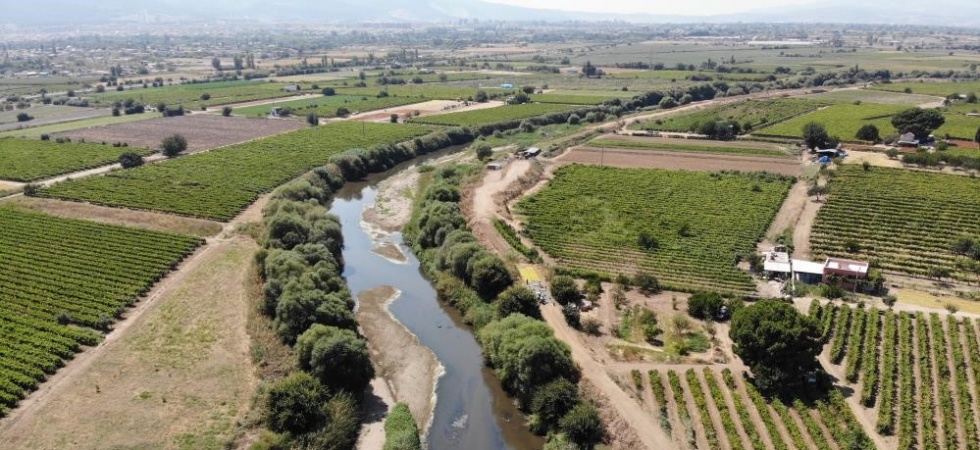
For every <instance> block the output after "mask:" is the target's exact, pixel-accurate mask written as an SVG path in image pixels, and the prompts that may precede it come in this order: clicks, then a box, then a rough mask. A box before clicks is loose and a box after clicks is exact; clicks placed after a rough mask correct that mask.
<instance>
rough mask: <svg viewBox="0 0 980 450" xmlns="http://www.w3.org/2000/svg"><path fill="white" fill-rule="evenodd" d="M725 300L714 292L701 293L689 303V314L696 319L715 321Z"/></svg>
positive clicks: (694, 296) (692, 297)
mask: <svg viewBox="0 0 980 450" xmlns="http://www.w3.org/2000/svg"><path fill="white" fill-rule="evenodd" d="M723 306H725V300H724V299H722V298H721V295H718V294H717V293H714V292H710V293H709V292H699V293H696V294H694V295H692V296H691V298H690V299H688V301H687V312H688V314H690V315H691V317H694V318H695V319H702V320H704V319H714V318H716V317H718V313H720V312H721V308H722V307H723Z"/></svg>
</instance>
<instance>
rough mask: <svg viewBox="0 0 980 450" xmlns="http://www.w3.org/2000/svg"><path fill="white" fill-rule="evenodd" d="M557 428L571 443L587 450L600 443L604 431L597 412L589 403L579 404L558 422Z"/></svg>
mask: <svg viewBox="0 0 980 450" xmlns="http://www.w3.org/2000/svg"><path fill="white" fill-rule="evenodd" d="M558 428H559V429H561V431H562V433H565V435H567V436H568V438H569V439H571V440H572V442H574V443H576V444H578V445H579V446H580V447H581V448H583V449H586V450H589V449H593V448H595V446H596V444H598V443H600V442H602V438H603V435H604V433H605V432H604V430H603V427H602V419H600V418H599V411H597V410H596V409H595V406H592V404H591V403H579V404H578V405H577V406H575V408H573V409H572V410H571V411H569V412H568V414H566V415H565V417H562V418H561V420H560V421H559V422H558Z"/></svg>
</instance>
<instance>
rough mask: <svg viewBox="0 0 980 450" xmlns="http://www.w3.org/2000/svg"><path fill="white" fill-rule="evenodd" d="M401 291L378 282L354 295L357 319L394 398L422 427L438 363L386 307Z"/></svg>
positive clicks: (429, 413) (431, 405)
mask: <svg viewBox="0 0 980 450" xmlns="http://www.w3.org/2000/svg"><path fill="white" fill-rule="evenodd" d="M399 295H401V292H399V291H397V290H396V289H393V288H391V287H388V286H382V287H378V288H375V289H370V290H367V291H364V292H361V293H360V294H359V295H358V300H359V302H360V303H359V307H358V309H357V321H358V323H359V324H360V325H361V330H362V332H363V333H364V335H365V336H366V337H367V339H368V346H369V347H370V349H371V354H372V357H373V358H372V359H373V361H374V364H375V367H377V369H378V373H379V375H380V376H381V377H383V378H384V379H385V380H386V381H387V384H388V387H389V388H390V390H391V394H392V396H393V397H394V400H395V401H396V402H404V403H406V404H407V405H408V408H409V410H411V411H412V416H414V417H415V420H416V422H418V423H419V424H420V425H421V426H422V427H426V426H428V424H429V419H430V417H431V416H432V410H433V408H434V407H435V402H434V400H435V387H436V381H437V380H438V378H439V373H440V372H441V370H442V366H441V365H440V364H439V361H438V360H436V357H435V355H434V354H433V353H432V351H431V350H429V349H428V348H427V347H425V346H423V345H422V344H420V343H419V341H418V338H417V337H416V336H415V335H414V334H412V333H411V332H410V331H408V329H406V328H405V326H404V325H402V324H401V322H399V321H398V320H397V319H395V318H394V316H392V315H391V313H390V312H389V311H388V305H389V304H390V303H391V302H392V301H394V300H395V299H397V298H398V296H399Z"/></svg>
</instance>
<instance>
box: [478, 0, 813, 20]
mask: <svg viewBox="0 0 980 450" xmlns="http://www.w3.org/2000/svg"><path fill="white" fill-rule="evenodd" d="M489 1H491V2H494V3H506V4H511V5H519V6H526V7H530V8H546V9H562V10H576V11H595V12H625V13H630V12H643V13H650V14H667V15H674V14H679V15H693V16H705V15H715V14H731V13H739V12H745V11H751V10H755V9H762V8H768V7H773V6H783V5H802V4H807V3H813V2H812V1H808V0H749V1H743V2H738V1H732V0H489Z"/></svg>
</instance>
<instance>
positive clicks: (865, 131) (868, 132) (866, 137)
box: [854, 123, 881, 143]
mask: <svg viewBox="0 0 980 450" xmlns="http://www.w3.org/2000/svg"><path fill="white" fill-rule="evenodd" d="M854 137H856V138H858V139H860V140H862V141H868V142H875V143H877V142H878V141H880V140H881V134H880V133H879V132H878V127H876V126H874V124H871V123H868V124H864V125H862V126H861V128H859V129H858V130H857V133H855V135H854Z"/></svg>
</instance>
